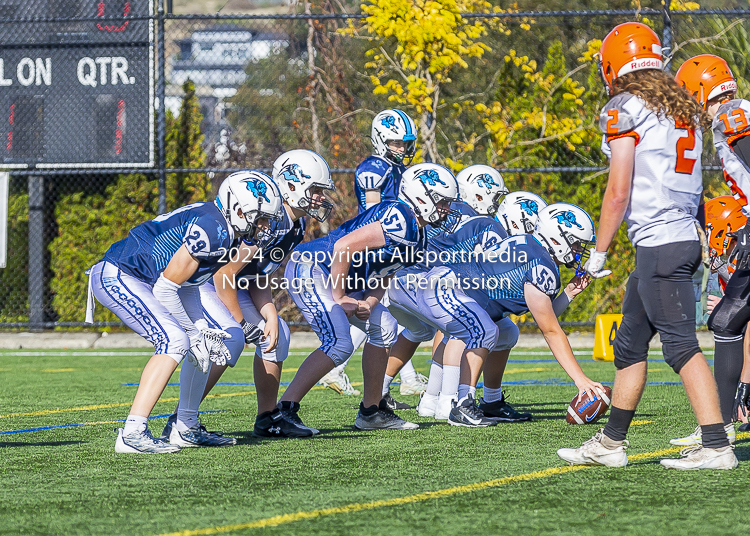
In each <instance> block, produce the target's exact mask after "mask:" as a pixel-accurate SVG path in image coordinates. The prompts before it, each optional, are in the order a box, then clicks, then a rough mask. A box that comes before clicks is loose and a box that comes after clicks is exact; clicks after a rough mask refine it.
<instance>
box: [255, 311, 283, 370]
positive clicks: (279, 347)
mask: <svg viewBox="0 0 750 536" xmlns="http://www.w3.org/2000/svg"><path fill="white" fill-rule="evenodd" d="M290 337H291V333H290V331H289V326H287V324H286V322H284V320H283V319H282V318H281V317H279V339H278V341H277V342H276V348H274V349H273V350H271V351H270V352H264V351H263V350H262V348H261V347H260V346H258V347H256V350H255V355H257V356H258V357H260V358H261V359H262V360H263V361H272V362H274V363H282V362H283V361H284V360H285V359H286V358H287V357H288V356H289V339H290Z"/></svg>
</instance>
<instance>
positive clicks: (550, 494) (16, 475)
mask: <svg viewBox="0 0 750 536" xmlns="http://www.w3.org/2000/svg"><path fill="white" fill-rule="evenodd" d="M105 354H110V355H105ZM584 354H586V352H581V355H579V358H580V359H581V361H582V363H581V365H582V367H583V368H584V371H585V372H586V373H587V374H588V375H589V376H590V377H591V378H593V379H595V380H598V381H605V382H609V381H612V379H613V378H614V367H613V366H612V364H611V363H598V362H591V361H590V358H589V356H588V355H584ZM149 355H150V354H149V353H148V352H147V351H122V352H117V351H116V352H102V351H99V352H97V351H93V352H88V351H78V352H64V351H61V352H54V351H47V352H32V351H28V352H0V385H2V388H0V432H6V433H3V434H2V435H0V482H1V483H2V486H0V534H14V535H15V534H66V535H67V534H107V535H109V534H128V535H134V534H139V535H140V534H143V535H157V534H165V533H171V532H178V531H187V532H185V534H186V535H187V534H210V533H217V532H216V531H213V532H212V531H210V530H203V531H202V529H211V528H216V529H220V528H221V527H227V526H232V525H238V526H239V527H237V528H235V529H234V530H230V531H229V532H228V533H231V534H255V533H262V534H321V535H328V534H346V535H350V534H387V535H389V536H391V535H401V534H403V535H413V534H429V535H435V534H456V535H457V534H469V533H479V534H513V535H514V536H516V535H521V534H549V533H554V534H585V535H588V534H591V535H599V534H647V535H649V536H654V535H658V534H729V533H736V532H741V531H743V530H747V529H748V528H749V524H748V522H747V521H746V519H747V515H746V514H744V512H745V511H746V506H745V505H746V503H747V501H748V498H750V493H748V492H747V489H748V485H747V482H748V481H749V477H750V461H748V459H750V448H748V445H750V440H748V439H741V440H740V441H738V445H737V449H736V453H737V456H738V458H739V459H740V467H739V468H738V469H737V470H735V471H724V472H720V471H700V472H690V473H685V472H677V471H672V472H670V471H667V470H665V469H663V468H662V467H661V466H660V465H659V464H658V460H659V459H660V457H659V456H658V455H656V456H654V455H649V456H647V457H645V458H642V459H638V460H635V461H633V462H632V463H631V464H630V465H629V466H628V467H627V468H624V469H605V468H584V469H580V470H576V471H567V470H566V471H565V472H562V473H559V474H555V473H554V472H552V473H549V474H548V473H543V474H542V475H541V476H539V475H537V478H535V479H533V480H519V479H516V480H512V479H511V480H510V481H503V482H501V483H499V484H498V483H496V485H494V486H490V487H482V486H480V487H479V488H478V489H474V488H470V487H464V488H462V486H469V485H471V484H474V483H481V482H487V481H490V480H493V479H502V478H504V477H511V476H517V475H527V474H530V473H536V472H539V471H544V470H547V469H550V468H564V467H565V465H564V464H563V463H562V462H561V461H560V460H559V459H558V458H557V456H556V454H555V451H556V449H558V448H560V447H563V446H577V445H579V444H580V443H581V442H582V441H584V440H586V439H588V438H589V437H590V436H591V435H592V434H593V433H594V432H595V431H596V430H597V429H598V428H599V426H601V424H596V425H588V426H571V425H568V424H566V423H565V420H564V413H565V408H566V406H567V404H568V402H570V399H571V398H572V397H573V395H574V394H575V393H576V390H575V387H574V386H572V385H563V384H560V382H568V381H569V380H568V379H567V378H566V376H565V374H564V373H563V371H562V369H561V368H560V367H559V366H558V365H557V364H556V363H554V362H537V361H540V360H542V361H544V360H550V359H552V356H551V354H550V353H549V352H546V351H544V350H543V349H539V350H533V351H532V350H525V351H521V350H519V351H514V352H513V353H512V354H511V359H512V360H514V361H515V360H521V361H522V362H520V363H510V364H509V365H508V371H507V372H508V374H507V376H506V381H507V382H508V384H506V387H505V389H506V392H507V393H508V394H509V401H510V402H511V403H512V404H514V405H515V406H516V407H517V408H518V409H520V410H525V411H531V412H533V413H534V416H535V420H534V421H533V422H530V423H520V424H504V425H499V426H496V427H492V428H485V429H467V428H454V427H451V426H448V425H447V424H445V423H436V422H435V421H434V420H433V419H429V418H420V417H418V416H417V415H416V411H404V412H401V415H402V416H403V417H404V418H407V419H409V420H412V421H414V422H418V423H420V424H421V428H420V430H415V431H404V432H399V431H382V432H361V431H358V430H355V429H354V428H353V427H352V424H353V422H354V418H355V416H356V411H357V405H358V403H359V399H358V398H357V397H344V396H339V395H337V394H335V393H334V392H333V391H331V390H327V389H316V390H314V391H312V392H311V393H310V394H309V395H308V396H307V397H306V398H305V400H304V401H303V406H302V411H301V413H300V415H301V417H302V419H303V420H304V421H305V423H306V424H309V425H311V426H315V427H317V428H319V429H320V430H321V435H320V436H318V437H315V438H313V439H307V440H263V441H261V440H258V439H255V438H253V437H252V434H251V431H252V424H253V420H254V417H255V407H256V406H255V399H254V396H253V395H252V394H248V393H251V392H252V391H254V388H253V387H252V386H249V385H219V386H217V387H216V388H215V390H214V394H216V395H236V396H217V397H213V398H209V399H207V400H206V401H205V402H204V404H203V406H202V407H201V410H203V411H208V412H213V413H205V414H203V415H202V417H201V420H202V422H203V423H204V424H205V425H206V427H207V428H208V429H209V430H223V431H224V432H225V433H226V434H227V435H231V436H234V437H236V438H238V445H237V446H235V447H230V448H224V449H183V451H181V452H179V453H176V454H170V455H159V456H154V455H152V456H141V455H122V454H115V452H114V441H115V432H113V429H114V428H116V427H118V426H121V424H118V423H102V421H115V420H117V419H123V418H124V417H125V416H126V415H127V412H128V407H129V404H130V402H132V398H133V395H134V394H135V390H136V387H134V386H126V385H123V384H126V383H135V382H138V380H139V376H140V370H141V367H142V366H143V365H144V364H145V363H146V361H147V360H148V358H149ZM306 355H307V353H306V352H302V351H294V352H293V354H292V355H290V357H289V359H288V360H287V362H286V363H285V367H286V368H287V369H291V368H296V367H297V366H299V364H300V363H301V362H302V360H303V359H304V357H305V356H306ZM248 357H249V356H247V355H246V356H245V357H244V358H243V359H241V360H240V362H239V364H238V366H237V367H236V368H235V369H232V370H229V371H228V372H227V374H225V376H224V377H223V378H222V381H223V382H234V383H250V382H252V362H251V360H250V359H248ZM709 357H711V356H710V355H709ZM652 358H653V362H652V363H651V364H650V373H649V381H650V382H656V383H659V382H679V377H678V376H677V375H675V374H674V373H672V372H671V370H670V369H669V367H668V366H667V365H666V364H665V363H664V362H663V361H661V360H660V355H658V354H653V355H652ZM428 359H429V356H428V355H427V354H426V353H420V354H419V355H418V356H417V357H416V358H415V365H416V368H417V370H419V371H421V372H423V373H427V371H428V369H429V365H428V362H427V360H428ZM348 372H349V374H350V377H351V379H352V381H353V382H355V383H356V382H361V377H362V376H361V370H360V364H359V355H358V356H357V357H355V358H354V359H353V360H352V363H351V364H350V366H349V368H348ZM292 376H293V372H292V373H290V372H285V373H284V374H283V375H282V381H290V380H291V378H292ZM172 380H173V381H175V382H177V381H179V375H178V374H175V376H174V377H173V378H172ZM530 381H537V382H551V384H533V383H532V384H529V382H530ZM515 382H518V383H520V385H512V383H515ZM524 383H525V384H524ZM243 393H245V394H243ZM480 393H481V391H480ZM393 394H394V396H395V398H397V399H399V400H403V401H406V402H409V403H411V404H416V403H417V401H418V397H416V396H411V397H401V396H399V394H398V387H397V386H394V387H393ZM177 395H178V387H177V386H169V387H167V389H166V390H165V392H164V395H163V398H174V397H177ZM117 404H122V405H120V406H117ZM174 405H175V402H160V403H159V404H157V406H156V409H155V411H154V415H163V414H169V413H171V412H172V410H173V409H174ZM92 406H94V407H93V408H92ZM82 407H89V409H83V410H76V411H62V412H48V413H42V414H35V415H14V416H9V415H11V414H18V413H41V412H44V411H49V410H53V411H54V410H60V409H71V408H82ZM636 420H637V422H638V423H640V424H637V425H636V426H633V427H632V428H631V433H630V441H631V447H630V449H629V451H628V453H629V454H630V455H631V456H635V455H639V454H648V453H652V452H656V451H659V450H663V449H666V448H669V447H670V445H669V444H668V440H669V439H670V438H672V437H676V436H680V435H686V434H688V433H689V432H691V431H692V429H693V428H694V426H695V419H694V417H693V415H692V412H691V411H690V408H689V406H688V403H687V399H686V397H685V395H684V392H683V389H682V386H680V385H669V384H663V385H651V386H649V387H647V389H646V392H645V395H644V397H643V401H642V404H641V407H640V408H639V412H638V414H637V416H636ZM647 421H653V422H647ZM165 422H166V418H164V417H162V418H156V419H153V420H152V421H151V422H150V426H151V429H152V431H153V432H154V434H155V435H156V434H159V433H160V432H161V428H162V427H163V425H164V423H165ZM87 423H88V424H87ZM91 423H94V424H91ZM96 423H102V424H96ZM66 424H83V425H82V426H75V427H67V428H54V429H48V430H40V431H35V432H24V433H11V434H8V433H7V432H9V431H18V430H26V429H32V428H40V427H49V426H60V425H66ZM669 456H677V454H676V453H671V454H669ZM451 488H457V489H453V490H452V491H450V492H449V493H447V494H445V495H443V496H441V495H428V496H420V495H418V494H422V493H424V492H430V491H437V490H444V489H451ZM415 495H418V496H417V497H414V496H415ZM404 497H405V498H407V499H406V500H405V501H391V500H392V499H399V498H404ZM372 501H385V504H382V503H381V504H376V505H369V506H365V507H362V506H361V505H363V504H365V505H366V504H367V503H371V502H372ZM389 501H390V502H389ZM351 505H354V506H351ZM337 508H343V511H342V510H335V509H337ZM326 509H334V510H332V511H326ZM321 510H322V511H323V512H322V513H321V512H320V511H321ZM298 512H303V513H304V512H318V514H320V515H314V514H310V515H307V514H304V515H297V516H294V515H292V516H290V517H286V518H282V519H281V520H280V524H278V522H279V520H277V521H276V522H274V523H275V524H276V526H260V527H248V525H249V524H251V523H253V522H257V521H260V520H264V519H267V518H272V517H273V516H282V515H285V514H296V513H298ZM274 523H271V524H272V525H273V524H274ZM261 524H262V525H266V524H268V523H265V522H264V523H261ZM191 531H195V532H191ZM224 533H226V532H224Z"/></svg>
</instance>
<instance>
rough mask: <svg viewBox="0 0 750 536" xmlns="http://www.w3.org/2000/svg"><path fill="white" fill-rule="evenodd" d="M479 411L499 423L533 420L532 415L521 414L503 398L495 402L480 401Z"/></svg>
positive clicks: (482, 399) (481, 399)
mask: <svg viewBox="0 0 750 536" xmlns="http://www.w3.org/2000/svg"><path fill="white" fill-rule="evenodd" d="M479 409H481V410H482V412H483V413H484V416H485V417H487V418H488V419H490V420H492V421H494V422H496V423H498V422H524V421H530V420H531V413H520V412H518V411H516V410H515V408H514V407H513V406H511V405H510V404H508V403H507V402H506V401H505V394H504V393H503V398H502V399H500V400H496V401H494V402H485V401H484V398H480V399H479Z"/></svg>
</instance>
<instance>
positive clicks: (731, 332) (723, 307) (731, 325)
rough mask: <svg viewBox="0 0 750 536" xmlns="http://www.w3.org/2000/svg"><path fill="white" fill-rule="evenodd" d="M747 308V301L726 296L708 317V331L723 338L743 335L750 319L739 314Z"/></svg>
mask: <svg viewBox="0 0 750 536" xmlns="http://www.w3.org/2000/svg"><path fill="white" fill-rule="evenodd" d="M746 308H747V301H746V300H743V299H740V298H733V297H730V296H724V298H723V299H722V300H721V301H720V302H719V303H718V305H717V306H716V308H715V309H714V311H713V313H711V316H709V317H708V322H707V325H708V329H710V330H711V331H713V332H714V333H721V334H722V335H723V336H738V335H742V332H743V330H744V329H745V326H747V320H748V319H747V315H745V314H739V313H740V312H741V311H742V310H743V309H746ZM743 313H744V312H743Z"/></svg>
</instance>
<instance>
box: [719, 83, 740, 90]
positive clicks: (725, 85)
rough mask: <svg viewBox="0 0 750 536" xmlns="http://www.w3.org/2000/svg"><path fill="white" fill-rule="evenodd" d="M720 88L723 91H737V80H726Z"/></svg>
mask: <svg viewBox="0 0 750 536" xmlns="http://www.w3.org/2000/svg"><path fill="white" fill-rule="evenodd" d="M719 90H720V91H721V92H722V93H724V92H726V91H737V82H734V81H732V82H725V83H723V84H721V85H720V86H719Z"/></svg>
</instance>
